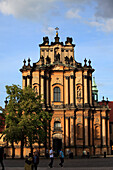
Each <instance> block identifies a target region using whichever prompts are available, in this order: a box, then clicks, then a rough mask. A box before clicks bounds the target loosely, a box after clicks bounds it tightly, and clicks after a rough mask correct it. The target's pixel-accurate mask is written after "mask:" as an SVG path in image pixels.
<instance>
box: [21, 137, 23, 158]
mask: <svg viewBox="0 0 113 170" xmlns="http://www.w3.org/2000/svg"><path fill="white" fill-rule="evenodd" d="M23 147H24V138H22V140H21V159H23Z"/></svg>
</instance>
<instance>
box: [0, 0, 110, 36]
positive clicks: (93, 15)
mask: <svg viewBox="0 0 113 170" xmlns="http://www.w3.org/2000/svg"><path fill="white" fill-rule="evenodd" d="M112 9H113V0H70V1H69V0H0V12H1V13H3V14H4V15H13V16H14V17H16V18H22V19H28V20H34V21H37V22H43V21H44V22H43V23H44V24H45V23H46V24H48V23H49V21H50V20H51V18H53V17H55V16H58V15H56V13H57V14H58V13H59V18H60V17H62V16H63V17H64V15H66V17H67V18H68V19H72V18H73V19H79V20H80V21H81V22H83V23H85V24H88V25H90V26H93V27H96V28H97V30H101V31H104V32H112V31H113V12H112ZM53 14H54V16H53ZM62 14H63V15H62ZM61 19H62V20H63V19H64V18H61ZM89 20H90V21H89ZM44 32H45V33H48V34H50V35H51V34H52V32H53V31H52V29H51V27H49V28H48V29H47V30H44Z"/></svg>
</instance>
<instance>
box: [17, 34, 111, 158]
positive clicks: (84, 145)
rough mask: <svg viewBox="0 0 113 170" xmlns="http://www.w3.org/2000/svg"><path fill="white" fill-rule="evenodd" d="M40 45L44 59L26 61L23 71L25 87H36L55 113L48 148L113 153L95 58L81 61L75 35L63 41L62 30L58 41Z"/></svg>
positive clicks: (106, 111) (47, 108)
mask: <svg viewBox="0 0 113 170" xmlns="http://www.w3.org/2000/svg"><path fill="white" fill-rule="evenodd" d="M39 47H40V60H39V61H38V62H36V63H33V66H31V64H30V59H28V64H26V61H25V60H24V65H23V67H22V68H21V69H20V71H21V72H22V87H23V88H24V87H26V86H29V85H30V86H31V87H32V88H34V90H35V91H36V92H37V93H38V94H39V95H41V96H42V100H43V101H44V102H43V109H44V110H46V111H48V112H51V113H52V114H53V116H52V120H51V122H50V124H49V125H50V126H49V134H48V138H47V148H49V147H50V146H53V149H54V150H55V151H56V152H57V151H58V150H59V149H60V148H61V147H62V148H63V150H64V154H65V155H67V153H68V151H71V152H73V154H74V155H82V153H83V151H84V150H85V151H86V152H89V154H90V155H97V154H103V153H104V152H106V153H107V154H110V135H109V107H108V105H107V104H104V102H103V104H102V105H99V104H98V102H97V98H96V97H97V96H96V97H95V93H93V91H92V73H93V72H94V69H93V68H92V66H91V61H90V60H89V61H88V62H87V60H86V59H85V60H84V65H83V66H82V64H81V63H79V62H77V61H76V60H75V58H74V48H75V45H74V44H73V40H72V38H70V37H67V39H66V41H65V43H63V42H60V38H59V36H58V31H56V36H55V41H54V42H51V44H49V39H48V37H43V43H42V44H40V45H39ZM42 148H43V147H42ZM40 152H41V151H40Z"/></svg>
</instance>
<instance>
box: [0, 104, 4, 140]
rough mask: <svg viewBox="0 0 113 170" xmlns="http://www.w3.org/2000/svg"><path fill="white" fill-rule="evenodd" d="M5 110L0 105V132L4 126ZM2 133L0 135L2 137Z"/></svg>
mask: <svg viewBox="0 0 113 170" xmlns="http://www.w3.org/2000/svg"><path fill="white" fill-rule="evenodd" d="M4 111H5V110H4V109H3V108H2V107H1V106H0V132H3V130H4V127H5V112H4ZM2 136H3V134H2V135H1V136H0V138H2Z"/></svg>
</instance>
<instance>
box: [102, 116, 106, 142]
mask: <svg viewBox="0 0 113 170" xmlns="http://www.w3.org/2000/svg"><path fill="white" fill-rule="evenodd" d="M102 145H106V123H105V117H102Z"/></svg>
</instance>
